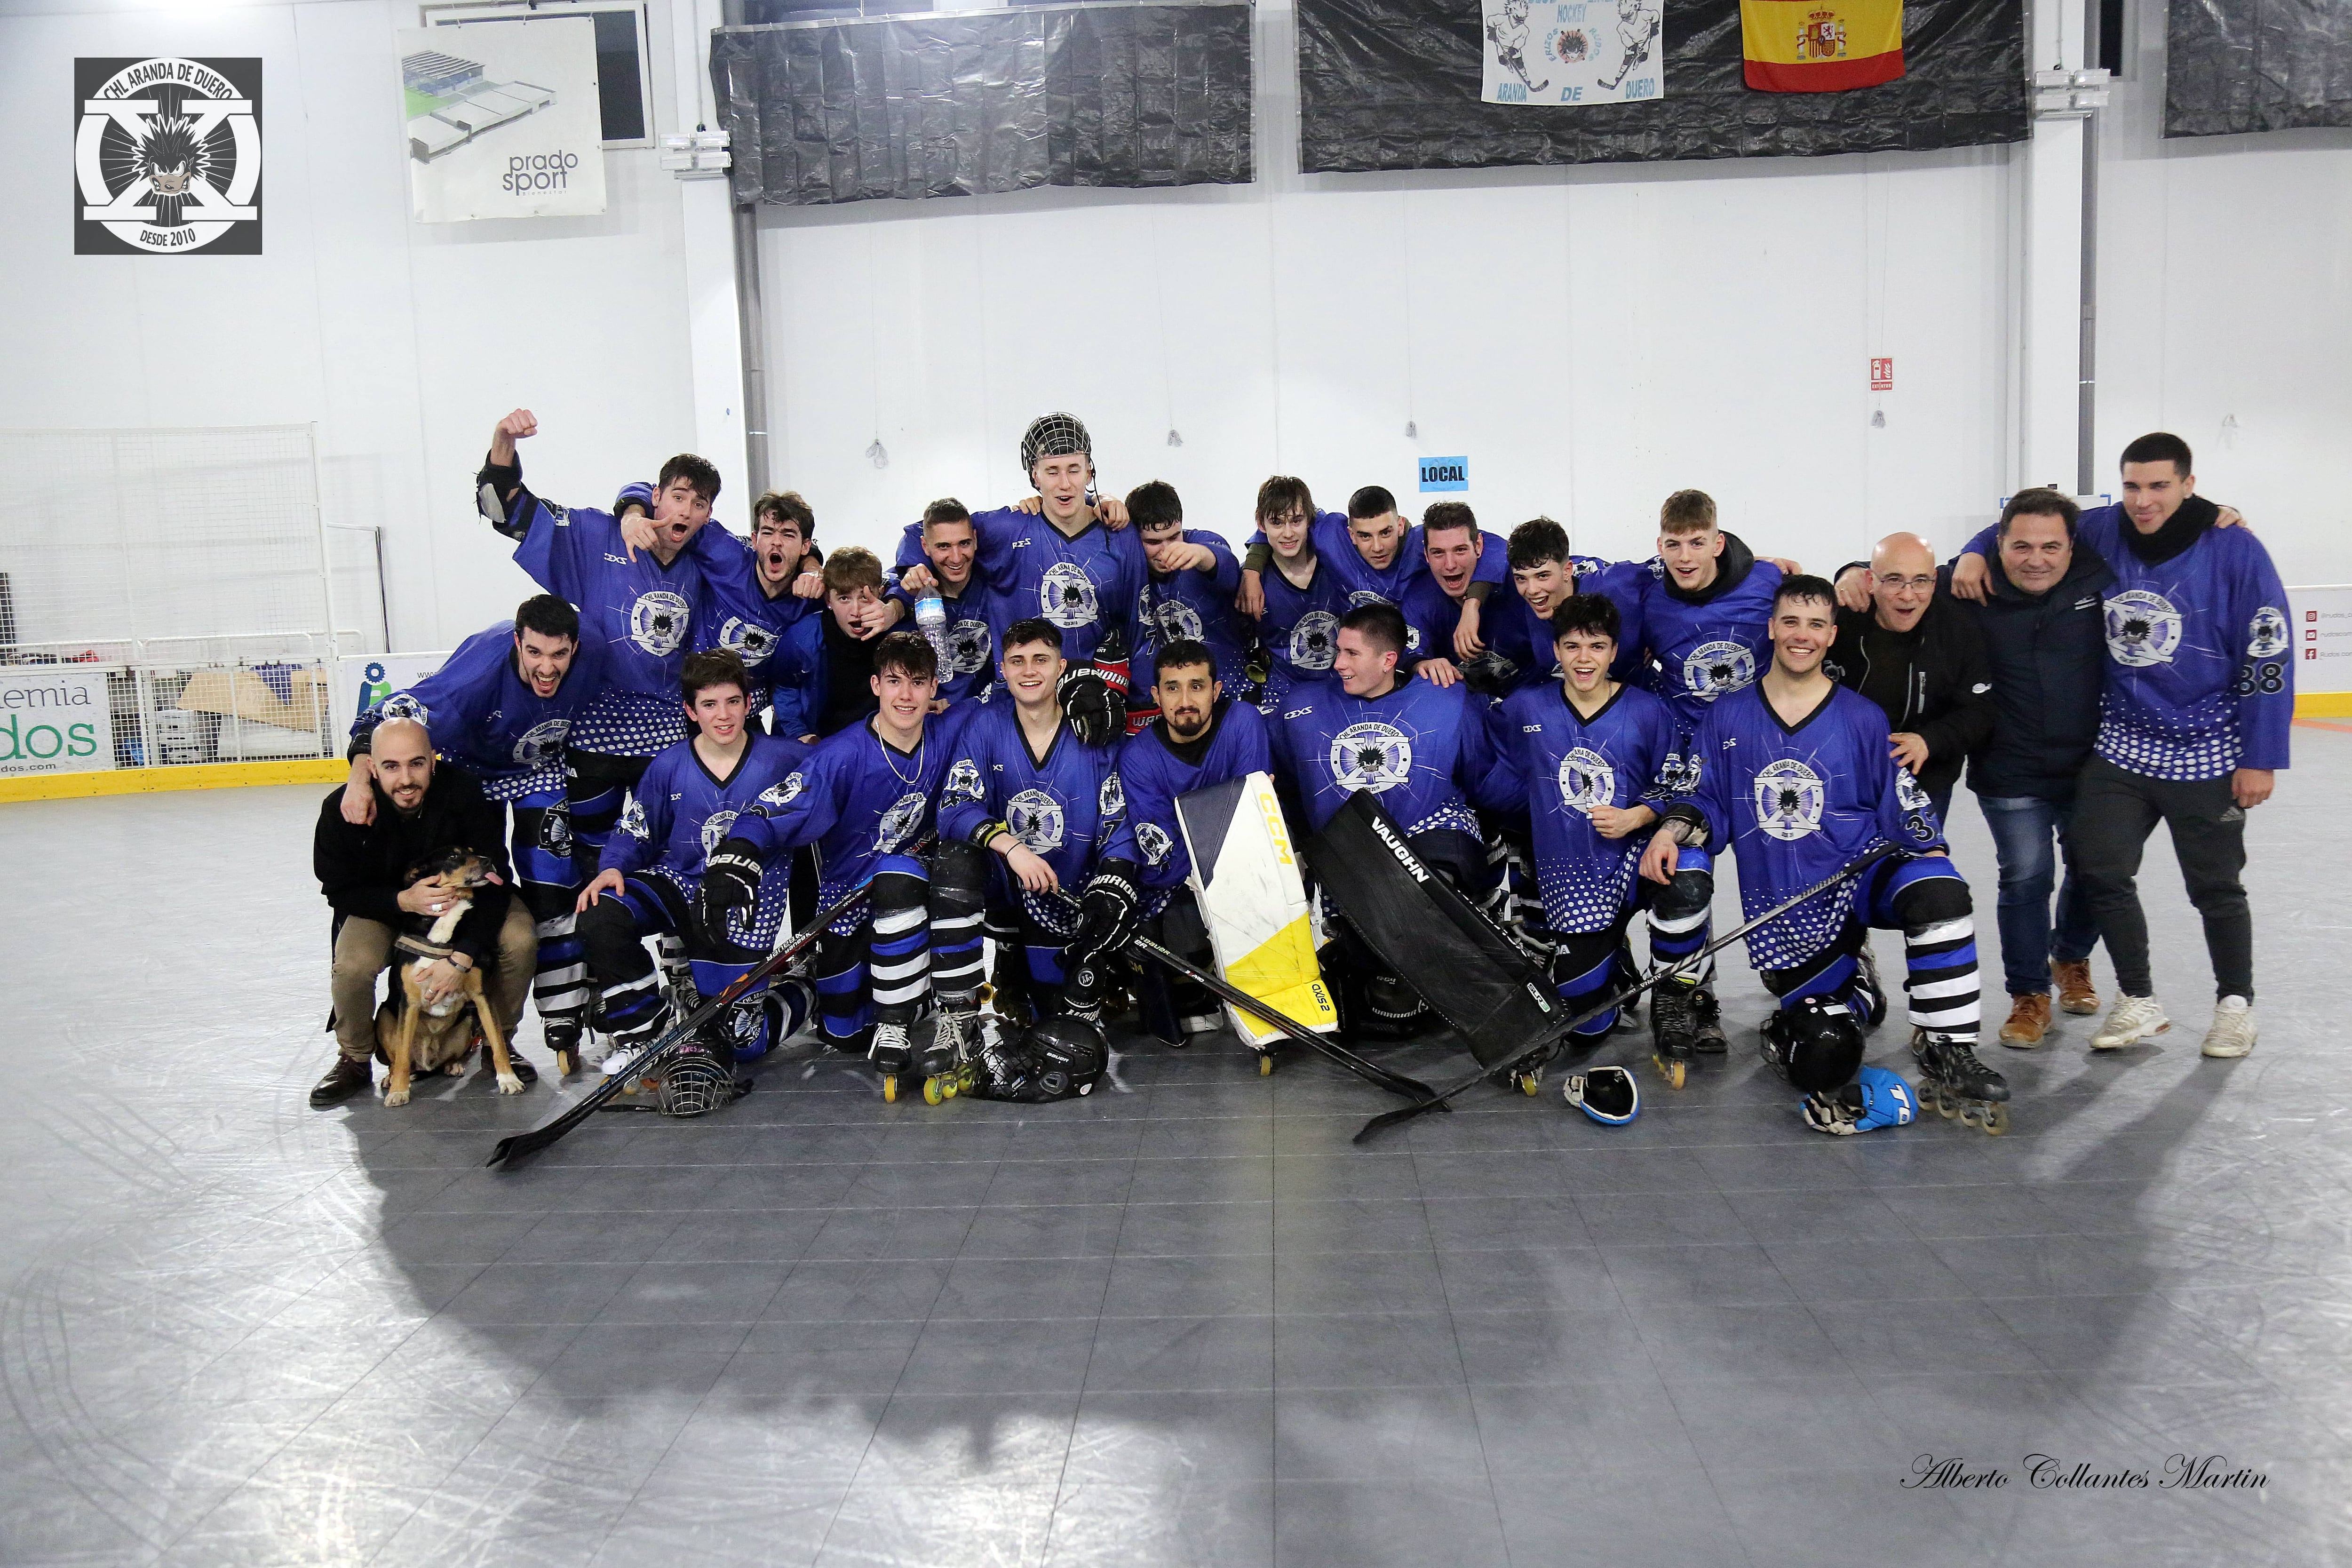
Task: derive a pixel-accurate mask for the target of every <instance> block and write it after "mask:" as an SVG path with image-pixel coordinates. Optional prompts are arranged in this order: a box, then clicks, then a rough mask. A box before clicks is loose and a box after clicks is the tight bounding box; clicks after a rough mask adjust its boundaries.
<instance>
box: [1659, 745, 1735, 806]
mask: <svg viewBox="0 0 2352 1568" xmlns="http://www.w3.org/2000/svg"><path fill="white" fill-rule="evenodd" d="M1725 744H1726V745H1728V744H1730V742H1725ZM1703 771H1704V770H1703V769H1702V768H1701V767H1700V765H1699V760H1698V753H1697V752H1691V753H1690V754H1689V755H1688V756H1685V755H1684V754H1683V753H1682V752H1667V753H1666V754H1665V756H1664V759H1663V760H1661V761H1660V762H1659V763H1658V785H1659V787H1660V788H1662V789H1664V791H1665V792H1666V793H1667V794H1668V795H1690V794H1693V793H1695V792H1696V790H1697V789H1698V781H1699V775H1700V773H1702V772H1703Z"/></svg>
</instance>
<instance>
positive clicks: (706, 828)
mask: <svg viewBox="0 0 2352 1568" xmlns="http://www.w3.org/2000/svg"><path fill="white" fill-rule="evenodd" d="M740 815H741V814H740V813H738V812H733V811H714V812H712V813H711V814H710V815H709V816H706V817H704V818H703V819H702V853H703V856H704V858H709V857H710V856H713V855H716V854H718V853H719V846H720V845H721V844H724V843H726V842H727V830H728V829H729V828H730V827H732V826H735V818H736V817H737V816H740Z"/></svg>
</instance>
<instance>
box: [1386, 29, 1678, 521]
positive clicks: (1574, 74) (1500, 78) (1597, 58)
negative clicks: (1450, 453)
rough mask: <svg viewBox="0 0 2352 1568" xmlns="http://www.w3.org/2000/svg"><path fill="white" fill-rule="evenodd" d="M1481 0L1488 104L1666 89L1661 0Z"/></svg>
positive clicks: (1615, 97) (1631, 95) (1600, 98)
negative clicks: (1546, 0) (1562, 0)
mask: <svg viewBox="0 0 2352 1568" xmlns="http://www.w3.org/2000/svg"><path fill="white" fill-rule="evenodd" d="M1483 4H1484V5H1485V22H1486V80H1485V84H1484V89H1483V90H1482V91H1481V92H1480V94H1479V96H1480V98H1481V99H1482V100H1485V101H1486V102H1487V103H1540V104H1561V103H1570V104H1576V103H1630V102H1633V101H1634V100H1638V99H1644V98H1657V97H1659V96H1661V95H1663V94H1664V92H1665V90H1666V67H1665V52H1666V51H1665V38H1664V15H1665V13H1664V5H1663V0H1570V4H1566V5H1561V4H1553V5H1531V4H1530V3H1529V0H1483ZM1427 488H1428V487H1427V486H1423V489H1427Z"/></svg>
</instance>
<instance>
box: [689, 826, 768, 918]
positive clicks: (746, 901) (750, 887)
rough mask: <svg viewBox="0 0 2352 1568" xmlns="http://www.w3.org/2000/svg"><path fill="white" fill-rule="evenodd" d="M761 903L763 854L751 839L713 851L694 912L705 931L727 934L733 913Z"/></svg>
mask: <svg viewBox="0 0 2352 1568" xmlns="http://www.w3.org/2000/svg"><path fill="white" fill-rule="evenodd" d="M759 901H760V856H759V852H758V851H757V850H756V849H754V848H753V847H751V840H749V839H747V838H730V839H728V840H727V841H726V842H725V843H723V844H721V845H719V847H718V848H717V849H715V850H713V851H711V855H710V859H709V863H708V864H707V865H706V866H705V867H704V868H703V871H702V890H701V892H700V893H699V894H698V895H697V897H696V900H695V911H694V912H695V914H696V915H697V916H698V918H699V919H700V920H701V921H702V929H703V930H704V931H724V930H726V929H727V917H728V915H729V914H730V912H732V911H733V910H748V909H751V908H753V907H755V906H756V905H757V904H758V903H759Z"/></svg>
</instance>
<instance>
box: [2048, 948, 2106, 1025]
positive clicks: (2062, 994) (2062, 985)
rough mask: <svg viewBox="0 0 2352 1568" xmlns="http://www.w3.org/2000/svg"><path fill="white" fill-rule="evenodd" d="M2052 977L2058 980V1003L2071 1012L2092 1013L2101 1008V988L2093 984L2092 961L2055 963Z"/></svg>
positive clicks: (2051, 968)
mask: <svg viewBox="0 0 2352 1568" xmlns="http://www.w3.org/2000/svg"><path fill="white" fill-rule="evenodd" d="M2050 977H2051V978H2052V979H2053V980H2055V981H2057V982H2058V1005H2059V1006H2061V1007H2063V1008H2064V1009H2065V1010H2066V1011H2067V1012H2069V1013H2080V1014H2084V1015H2088V1014H2092V1013H2095V1012H2097V1011H2098V1010H2099V989H2098V987H2097V986H2095V985H2094V984H2091V961H2090V960H2089V959H2087V958H2083V959H2077V960H2075V961H2074V963H2053V964H2051V966H2050Z"/></svg>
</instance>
